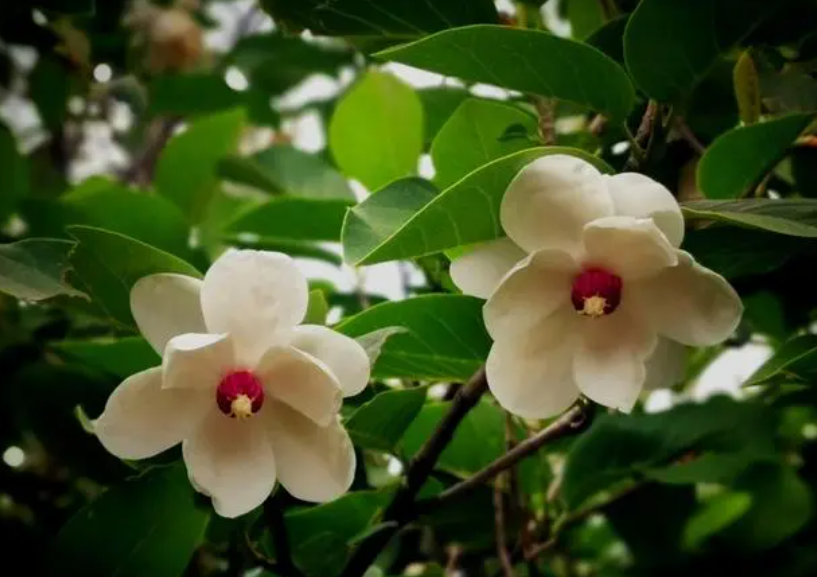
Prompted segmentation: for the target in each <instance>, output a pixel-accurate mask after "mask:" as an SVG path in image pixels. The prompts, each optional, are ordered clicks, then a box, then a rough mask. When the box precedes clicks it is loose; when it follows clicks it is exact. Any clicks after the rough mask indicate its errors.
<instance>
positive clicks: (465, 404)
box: [341, 368, 488, 577]
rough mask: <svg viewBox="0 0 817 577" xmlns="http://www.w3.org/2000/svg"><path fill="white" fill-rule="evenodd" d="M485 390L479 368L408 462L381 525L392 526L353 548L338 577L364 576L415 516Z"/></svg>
mask: <svg viewBox="0 0 817 577" xmlns="http://www.w3.org/2000/svg"><path fill="white" fill-rule="evenodd" d="M487 389H488V381H486V379H485V369H484V368H482V369H480V370H478V371H477V372H476V373H475V374H474V375H473V376H472V377H471V379H470V380H469V381H468V383H467V384H466V385H465V386H464V387H462V388H461V389H460V390H459V391H458V392H457V395H456V396H455V397H454V401H453V402H452V404H451V408H450V409H449V410H448V413H447V414H446V415H445V416H444V417H443V419H442V421H441V422H440V424H439V425H438V426H437V429H436V430H435V431H434V433H433V434H432V435H431V437H430V438H429V439H428V440H427V441H426V442H425V444H424V445H423V446H422V448H421V449H420V451H419V452H418V453H417V454H416V455H415V456H414V458H413V459H412V460H411V462H410V463H409V465H408V468H407V470H406V478H405V480H404V482H403V485H402V486H401V487H400V488H399V489H398V490H397V492H396V493H395V495H394V498H393V499H392V500H391V502H390V503H389V505H388V506H387V507H386V509H385V510H384V511H383V515H382V516H381V518H380V523H392V525H391V526H389V528H387V529H384V530H382V531H378V532H377V533H375V534H373V535H371V536H370V537H369V538H368V539H366V540H365V541H363V542H362V543H361V544H360V545H359V546H358V547H357V549H355V551H354V552H353V553H352V556H351V558H350V559H349V562H348V563H347V564H346V567H345V568H344V570H343V572H342V573H341V577H360V576H361V575H363V574H364V573H365V572H366V570H367V569H368V568H369V567H370V566H371V564H372V563H374V561H375V559H377V556H378V555H379V554H380V552H381V551H382V550H383V548H384V547H385V546H386V545H387V544H388V543H389V541H390V540H391V538H392V537H393V536H394V535H395V534H396V533H397V532H398V531H399V530H400V529H402V528H403V527H404V526H405V525H406V524H407V523H409V522H410V521H411V520H412V519H414V517H415V516H416V515H417V514H418V510H417V507H416V506H415V499H416V498H417V493H418V492H419V491H420V489H421V488H422V486H423V485H424V484H425V482H426V481H427V480H428V477H429V476H430V475H431V473H432V471H433V470H434V466H435V465H436V464H437V460H438V459H439V458H440V455H441V454H442V452H443V451H444V450H445V448H446V447H447V446H448V443H450V442H451V439H452V438H453V437H454V432H455V431H456V430H457V427H458V426H459V424H460V423H461V422H462V420H463V419H464V418H465V416H466V415H467V414H468V412H469V411H470V410H471V409H472V408H474V406H476V404H477V403H478V402H479V399H480V397H482V395H483V393H485V391H486V390H487Z"/></svg>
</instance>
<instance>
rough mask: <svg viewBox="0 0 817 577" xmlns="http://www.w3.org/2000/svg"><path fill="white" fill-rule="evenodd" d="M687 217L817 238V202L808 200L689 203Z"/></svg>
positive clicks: (686, 207) (685, 210)
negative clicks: (816, 216) (816, 214)
mask: <svg viewBox="0 0 817 577" xmlns="http://www.w3.org/2000/svg"><path fill="white" fill-rule="evenodd" d="M683 209H684V215H685V216H686V217H687V218H689V219H693V220H714V221H716V222H723V223H729V224H734V225H737V226H741V227H748V228H752V229H758V230H763V231H769V232H774V233H777V234H783V235H787V236H796V237H803V238H815V237H817V226H815V225H814V222H815V210H817V202H815V201H813V200H806V199H787V200H770V199H751V200H733V201H704V200H701V201H695V202H689V203H686V204H685V205H684V207H683Z"/></svg>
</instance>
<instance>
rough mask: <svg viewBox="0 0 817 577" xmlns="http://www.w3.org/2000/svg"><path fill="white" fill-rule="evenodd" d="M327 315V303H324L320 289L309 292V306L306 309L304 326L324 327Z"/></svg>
mask: <svg viewBox="0 0 817 577" xmlns="http://www.w3.org/2000/svg"><path fill="white" fill-rule="evenodd" d="M328 313H329V303H327V302H326V297H325V296H324V295H323V291H322V290H320V289H315V290H311V291H309V306H308V307H307V309H306V316H305V317H304V324H308V325H325V324H326V315H327V314H328Z"/></svg>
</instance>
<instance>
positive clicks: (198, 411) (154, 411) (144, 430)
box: [94, 367, 213, 459]
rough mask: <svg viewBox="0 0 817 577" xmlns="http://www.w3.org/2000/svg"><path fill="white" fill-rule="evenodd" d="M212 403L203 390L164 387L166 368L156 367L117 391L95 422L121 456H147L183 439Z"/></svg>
mask: <svg viewBox="0 0 817 577" xmlns="http://www.w3.org/2000/svg"><path fill="white" fill-rule="evenodd" d="M212 402H213V399H211V398H210V397H207V396H205V395H202V394H201V392H199V391H190V390H175V389H174V390H167V389H163V388H162V369H161V367H155V368H152V369H148V370H146V371H142V372H141V373H136V374H135V375H133V376H131V377H128V378H127V379H125V381H124V382H122V384H120V385H119V386H118V387H117V388H116V389H115V390H114V392H113V393H112V394H111V396H110V397H109V398H108V402H107V404H106V405H105V410H104V411H103V412H102V415H100V417H99V418H98V419H97V420H96V421H94V432H95V433H96V436H97V437H98V438H99V440H100V442H101V443H102V445H103V446H104V447H105V449H107V450H108V451H109V452H111V453H113V454H114V455H116V456H117V457H119V458H120V459H146V458H148V457H152V456H154V455H158V454H159V453H161V452H162V451H165V450H166V449H169V448H170V447H172V446H173V445H175V444H177V443H179V442H181V441H182V439H184V438H185V437H186V436H187V435H189V434H190V433H191V431H193V430H194V429H195V427H196V426H197V425H198V423H199V421H200V420H201V418H202V417H203V415H204V413H205V411H206V410H207V407H208V404H209V403H212Z"/></svg>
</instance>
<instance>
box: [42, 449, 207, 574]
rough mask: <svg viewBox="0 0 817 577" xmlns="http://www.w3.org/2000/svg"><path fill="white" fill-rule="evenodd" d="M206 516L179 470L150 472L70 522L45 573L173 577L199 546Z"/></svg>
mask: <svg viewBox="0 0 817 577" xmlns="http://www.w3.org/2000/svg"><path fill="white" fill-rule="evenodd" d="M208 517H209V515H208V513H207V512H206V511H204V510H201V509H198V508H196V505H195V501H194V492H193V489H192V488H191V487H190V482H189V481H188V480H187V474H186V473H185V469H184V466H182V465H175V466H173V467H168V468H161V469H153V470H151V471H149V472H147V473H146V474H145V475H143V476H141V477H139V478H137V479H133V480H131V481H128V482H127V483H124V484H122V485H119V486H116V487H113V488H111V489H109V490H108V491H106V492H105V493H104V494H103V495H101V496H100V497H99V498H97V499H96V500H95V501H94V502H92V503H91V504H90V505H88V506H87V507H85V508H84V509H82V510H81V511H80V512H79V513H77V514H76V515H75V516H74V517H73V518H71V520H70V521H69V522H68V523H67V524H66V525H65V526H64V527H63V528H62V530H61V531H60V532H59V534H58V535H57V538H56V541H55V542H54V544H53V545H52V547H51V548H50V550H49V552H48V557H47V566H48V568H49V570H48V571H47V572H46V574H48V575H84V576H87V577H114V576H116V577H142V576H144V575H152V576H155V577H177V576H179V575H182V573H183V572H184V570H185V567H187V564H188V562H189V560H190V558H191V557H192V555H193V552H194V551H195V549H196V547H197V546H198V545H199V544H200V543H201V541H202V538H203V536H204V531H205V529H206V527H207V522H208ZM123 521H124V522H123ZM91 543H93V546H89V544H91Z"/></svg>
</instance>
